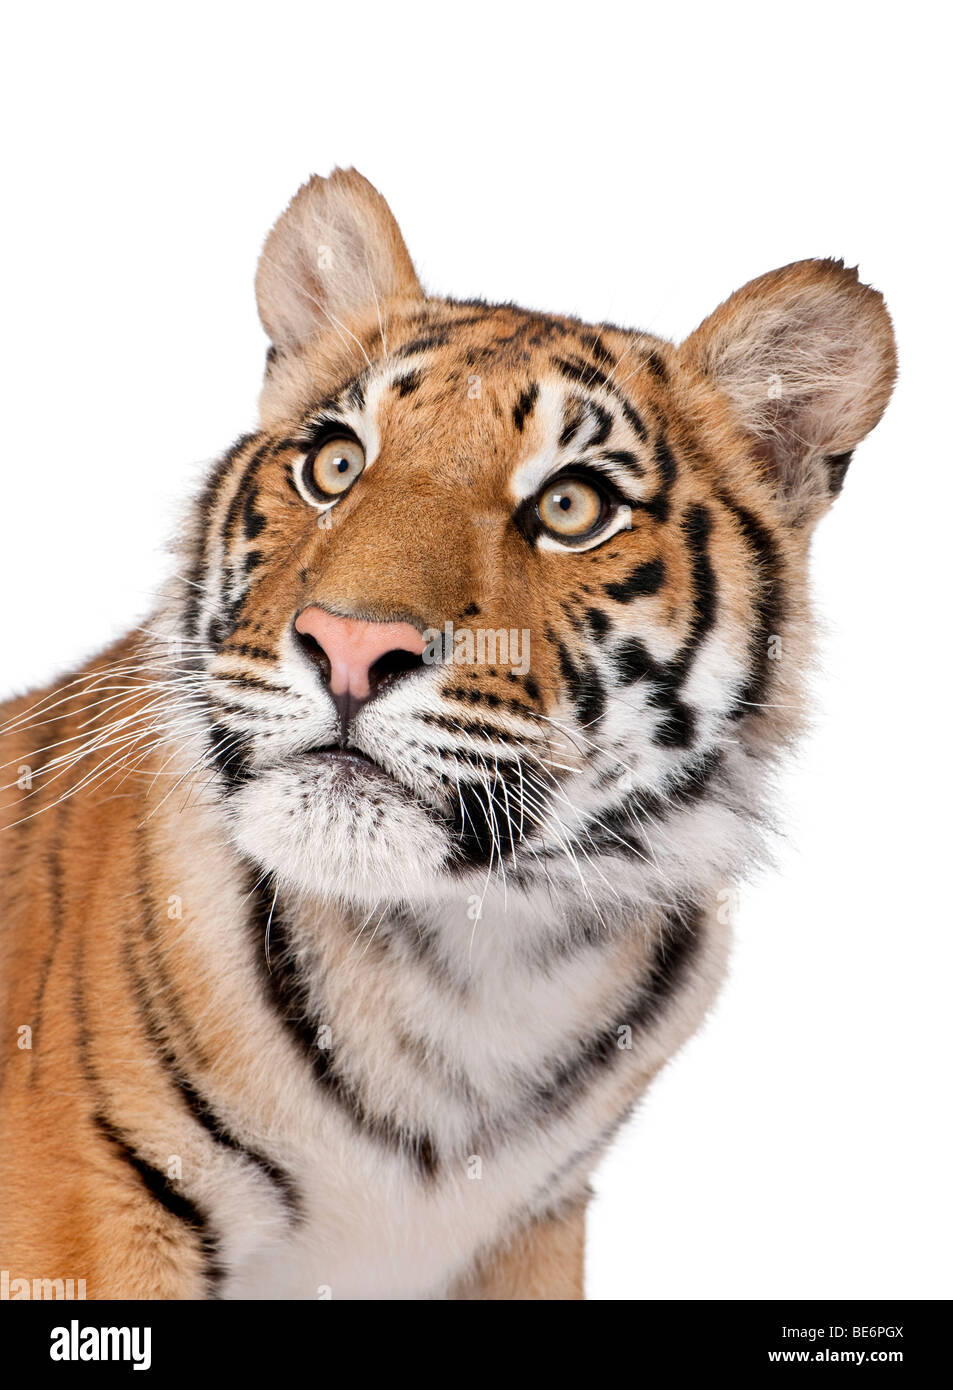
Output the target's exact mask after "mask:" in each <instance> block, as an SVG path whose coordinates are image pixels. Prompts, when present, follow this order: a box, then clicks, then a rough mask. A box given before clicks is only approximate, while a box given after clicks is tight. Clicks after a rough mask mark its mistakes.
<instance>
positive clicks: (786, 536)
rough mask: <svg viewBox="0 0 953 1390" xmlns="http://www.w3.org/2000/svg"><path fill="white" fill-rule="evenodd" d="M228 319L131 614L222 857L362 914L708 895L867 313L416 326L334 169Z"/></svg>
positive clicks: (801, 621) (871, 396) (887, 343)
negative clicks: (167, 659)
mask: <svg viewBox="0 0 953 1390" xmlns="http://www.w3.org/2000/svg"><path fill="white" fill-rule="evenodd" d="M258 300H259V308H260V312H261V316H262V320H263V322H264V325H265V327H266V330H267V331H268V333H269V336H270V338H271V341H272V348H271V350H270V352H269V364H268V369H267V372H266V379H265V385H264V389H263V393H262V399H261V417H262V418H261V426H260V428H259V429H258V430H257V431H256V432H255V433H254V434H252V435H250V436H247V437H245V438H243V439H242V440H240V441H239V442H238V443H237V444H236V445H235V446H234V447H233V449H232V450H231V451H230V452H229V453H228V454H227V455H226V456H225V458H224V459H223V460H221V462H220V463H219V464H218V465H217V466H216V468H215V470H214V472H213V475H212V477H211V478H210V480H209V482H208V484H207V486H206V488H205V490H204V492H203V493H202V495H201V497H200V498H199V500H198V502H197V505H196V507H195V509H194V514H193V517H192V522H191V526H190V529H189V534H188V541H187V545H186V555H185V566H186V569H185V579H186V583H185V585H180V586H178V587H173V588H171V589H170V591H169V593H168V595H167V598H166V601H165V607H164V616H165V621H164V631H165V633H166V634H167V636H169V637H170V638H171V639H172V640H175V641H176V642H178V643H180V644H181V646H182V649H183V651H184V652H185V654H186V657H187V663H186V664H187V666H188V668H189V675H188V678H187V680H186V682H185V683H184V686H183V690H182V693H181V699H180V715H179V720H180V724H181V727H182V730H183V733H184V734H185V733H186V732H187V738H188V742H189V744H190V755H189V756H190V760H191V761H192V763H193V766H194V765H196V764H198V765H207V766H208V767H209V768H210V770H211V771H212V775H213V777H214V779H215V786H216V793H217V795H218V796H219V798H220V799H221V802H222V804H223V805H224V807H225V810H226V814H227V819H228V824H229V827H230V833H231V835H232V838H233V840H234V842H235V844H236V845H237V846H238V847H239V849H240V850H241V852H242V853H243V854H244V855H246V856H248V857H250V858H251V859H252V860H253V861H254V862H255V863H257V864H258V865H259V866H260V868H261V870H262V872H263V873H264V872H268V873H271V874H275V875H277V877H278V879H279V880H280V881H281V882H282V883H283V885H285V887H287V888H289V889H295V888H296V889H298V890H300V891H302V892H303V893H309V894H314V893H316V892H317V893H320V894H323V895H326V896H327V895H330V896H332V897H334V898H336V899H338V900H340V901H342V902H345V903H347V904H348V905H351V906H355V907H359V908H361V909H366V910H368V911H370V910H372V909H374V908H375V907H376V906H377V905H378V904H382V903H383V904H393V903H408V904H422V903H425V902H427V903H433V902H434V901H436V900H439V899H441V898H446V899H452V900H460V899H464V900H469V899H473V898H474V897H475V896H476V897H477V898H478V899H479V901H480V903H481V904H482V905H485V904H486V903H487V902H493V901H498V902H499V903H500V904H503V903H504V902H505V903H506V905H507V908H508V910H514V911H519V910H520V905H521V904H527V903H529V904H535V905H536V906H538V904H539V903H545V904H546V905H547V911H548V912H549V913H550V914H553V913H555V914H557V915H558V914H560V913H564V912H568V911H572V910H575V908H578V907H579V906H580V905H581V904H585V905H586V906H587V907H588V908H590V909H591V910H593V911H594V912H595V913H596V914H597V915H598V918H599V920H600V921H601V922H604V921H605V920H606V919H607V918H611V914H612V913H613V911H615V910H616V909H618V908H620V907H621V908H622V909H624V910H625V911H629V910H630V909H631V907H632V905H633V904H636V903H638V902H645V903H651V904H659V903H664V904H671V903H673V902H674V903H676V904H677V903H678V902H679V901H680V900H683V899H687V898H688V897H697V895H698V893H699V891H702V892H704V891H711V890H712V889H713V888H714V887H715V886H716V885H717V884H719V883H720V882H722V881H724V880H725V879H726V878H728V877H730V876H732V875H734V874H735V873H737V872H738V871H739V869H740V868H741V867H742V866H743V864H744V863H745V862H746V861H747V860H748V859H750V857H751V856H752V855H753V854H754V853H755V852H756V845H757V841H758V838H759V832H758V826H759V823H760V821H761V819H762V810H761V787H762V785H763V784H764V771H765V768H766V766H767V765H769V763H770V760H771V759H772V757H773V755H774V754H775V753H776V752H777V751H778V750H779V749H780V748H781V747H782V746H783V745H784V744H785V743H786V742H787V741H788V740H789V739H790V737H791V735H792V733H793V732H794V731H795V729H796V727H797V722H798V706H799V703H800V701H801V687H802V683H803V672H804V668H805V664H806V661H807V656H808V632H807V618H806V596H805V582H804V567H805V558H806V548H807V543H808V538H809V535H810V532H811V529H812V526H813V524H814V522H815V521H816V520H817V518H818V517H819V516H820V515H821V514H822V513H823V512H824V511H825V510H826V508H827V506H828V505H829V503H830V501H831V499H832V497H833V496H834V495H835V494H836V492H837V491H838V490H839V488H840V485H841V483H842V481H843V476H844V472H845V470H846V465H847V462H848V461H849V457H850V453H851V451H852V450H853V448H854V446H855V445H856V444H857V443H858V441H859V440H860V439H861V438H862V437H863V435H864V434H866V433H867V431H868V430H869V429H870V428H872V426H873V425H874V424H875V423H876V421H877V419H878V418H879V416H880V414H881V412H882V410H883V408H884V406H885V404H886V401H887V398H888V396H889V393H890V388H891V383H892V380H893V376H894V371H895V364H894V356H893V341H892V334H891V330H890V325H889V320H888V318H887V315H886V311H885V309H884V308H883V304H882V301H881V299H880V296H879V295H877V294H876V293H875V292H874V291H872V290H869V289H867V288H866V287H864V286H862V285H861V284H859V282H858V281H857V277H856V275H855V274H854V273H853V272H850V271H847V270H845V269H844V268H843V266H842V265H840V264H839V263H835V262H829V261H805V262H800V263H798V264H796V265H794V266H790V267H787V268H786V269H784V270H781V271H776V272H773V273H771V274H769V275H766V276H763V277H762V278H761V279H760V280H757V281H754V282H752V284H750V285H749V286H747V287H745V289H744V290H742V291H740V292H739V293H738V294H736V295H734V296H732V298H731V299H729V300H728V301H727V302H726V303H725V304H723V305H722V306H721V307H720V308H719V309H718V310H716V312H715V313H714V314H713V315H712V316H711V317H710V318H709V319H707V320H706V321H705V322H704V323H703V324H702V326H701V328H699V329H698V330H697V331H696V333H695V334H693V335H692V336H691V338H689V339H688V340H687V342H685V343H684V344H682V345H681V347H678V348H676V347H674V346H673V345H671V344H668V343H665V342H663V341H661V340H659V339H657V338H654V337H650V336H647V335H645V334H640V333H635V332H630V331H627V330H623V329H620V328H617V327H615V326H612V325H607V324H600V325H595V326H590V325H586V324H583V323H580V322H578V321H576V320H575V319H571V318H567V317H562V316H559V315H549V314H539V313H533V312H528V311H524V310H522V309H518V308H515V307H512V306H509V305H507V306H494V305H487V304H484V303H482V302H470V301H467V302H457V301H452V300H445V299H433V298H428V297H426V296H425V295H424V292H423V291H422V290H421V288H420V286H419V283H418V281H417V278H416V275H415V273H414V270H413V266H412V263H411V261H410V258H409V256H408V254H407V252H406V249H405V248H404V245H403V242H402V240H401V237H400V233H399V231H398V229H397V227H396V224H395V223H394V221H393V218H392V216H391V214H390V212H389V210H388V208H387V206H386V204H385V203H384V202H383V200H382V199H381V198H380V195H378V194H377V193H376V192H375V191H374V190H373V189H372V188H371V187H370V185H369V184H367V183H366V182H365V181H364V180H363V179H362V178H361V177H360V176H359V175H357V174H356V173H355V172H354V171H346V172H341V171H336V172H335V173H334V174H333V175H332V176H331V178H330V179H328V180H323V179H313V180H312V181H311V182H310V183H309V184H307V185H306V186H305V187H304V188H303V189H302V190H301V191H300V192H299V193H298V195H297V196H296V198H295V199H294V200H293V202H292V204H291V205H290V207H289V209H288V210H287V212H286V213H285V214H284V216H283V217H282V218H281V219H280V221H279V222H278V224H277V225H276V227H275V228H274V230H273V231H272V233H271V236H270V237H269V239H268V242H267V243H266V246H265V249H264V252H263V255H262V260H261V264H260V268H259V274H258Z"/></svg>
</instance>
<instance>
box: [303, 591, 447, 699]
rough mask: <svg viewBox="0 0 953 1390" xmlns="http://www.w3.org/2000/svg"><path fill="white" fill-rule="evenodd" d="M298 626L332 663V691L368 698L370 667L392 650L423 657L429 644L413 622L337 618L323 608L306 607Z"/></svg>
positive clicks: (333, 692) (332, 692)
mask: <svg viewBox="0 0 953 1390" xmlns="http://www.w3.org/2000/svg"><path fill="white" fill-rule="evenodd" d="M295 629H296V630H297V631H298V632H300V633H303V634H304V635H305V636H307V637H313V638H314V640H315V642H317V644H318V646H319V647H320V648H321V650H322V651H323V652H324V655H325V656H326V657H327V659H328V661H329V662H330V664H331V694H332V695H337V696H342V695H350V696H352V698H353V699H355V700H367V699H369V698H370V696H371V694H372V693H373V692H372V690H371V668H372V667H373V666H374V664H375V663H376V662H378V661H380V659H381V657H382V656H387V655H388V654H389V653H390V652H408V653H410V655H412V656H420V655H421V654H422V652H423V650H424V648H425V646H426V643H425V642H424V639H423V637H421V635H420V633H419V632H418V631H417V629H416V628H415V627H414V626H413V625H412V624H411V623H365V622H362V621H361V619H360V618H338V617H336V616H335V614H334V613H328V612H326V611H325V610H324V609H323V608H316V607H312V608H305V609H304V611H303V612H301V613H299V614H298V616H297V618H296V619H295Z"/></svg>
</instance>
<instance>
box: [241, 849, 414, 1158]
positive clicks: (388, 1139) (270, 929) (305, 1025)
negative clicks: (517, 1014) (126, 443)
mask: <svg viewBox="0 0 953 1390" xmlns="http://www.w3.org/2000/svg"><path fill="white" fill-rule="evenodd" d="M251 872H252V873H253V872H254V871H251ZM256 878H257V875H256ZM248 901H249V912H248V920H249V926H250V928H251V932H252V944H253V949H254V955H255V961H256V964H257V966H258V969H259V976H260V979H261V981H262V984H263V986H264V988H265V991H266V994H267V996H268V999H269V1001H270V1003H271V1005H272V1007H273V1008H274V1010H275V1012H276V1013H277V1014H278V1015H279V1017H280V1018H281V1020H282V1022H283V1023H284V1025H285V1027H286V1028H287V1029H288V1031H289V1033H290V1035H291V1037H292V1038H293V1040H294V1042H295V1044H296V1046H297V1047H298V1049H299V1050H300V1052H301V1053H302V1055H303V1056H304V1058H305V1060H306V1062H307V1063H308V1066H309V1068H310V1070H311V1075H312V1077H313V1079H314V1081H315V1083H316V1084H317V1086H318V1088H319V1089H320V1091H321V1093H322V1095H325V1096H327V1097H329V1099H331V1100H333V1101H334V1102H335V1103H336V1104H337V1105H338V1106H339V1107H340V1109H341V1110H342V1111H343V1113H344V1114H345V1115H347V1117H348V1118H349V1119H350V1121H351V1122H352V1124H353V1125H354V1127H355V1128H356V1129H357V1130H358V1131H359V1132H360V1133H362V1134H364V1135H365V1136H367V1137H369V1138H371V1139H374V1140H375V1141H376V1142H378V1143H379V1144H381V1145H383V1146H384V1147H386V1148H389V1149H390V1150H392V1151H393V1152H395V1153H398V1154H401V1155H403V1156H405V1157H407V1158H408V1159H409V1160H410V1162H411V1163H412V1164H413V1166H414V1168H415V1170H416V1172H417V1174H418V1176H419V1177H421V1178H423V1179H432V1178H433V1177H435V1175H436V1173H437V1169H438V1158H437V1152H436V1146H435V1144H434V1141H433V1138H432V1136H431V1135H430V1134H428V1133H427V1132H426V1131H414V1130H410V1129H408V1128H407V1127H406V1126H404V1125H402V1124H401V1123H400V1122H399V1121H398V1120H396V1119H394V1118H392V1117H391V1116H381V1115H375V1114H374V1113H373V1112H372V1111H371V1110H370V1109H369V1108H368V1106H367V1105H366V1103H365V1101H364V1099H363V1097H362V1096H361V1095H360V1093H359V1091H358V1089H357V1087H356V1086H354V1085H353V1084H352V1083H351V1082H350V1081H349V1080H347V1078H346V1077H345V1076H344V1074H343V1071H342V1069H341V1064H340V1061H339V1060H338V1054H337V1050H336V1048H335V1047H334V1046H333V1044H332V1045H329V1046H328V1047H322V1046H321V1045H320V1041H319V1032H318V1030H319V1028H320V1026H321V1024H320V1019H319V1018H316V1017H315V1016H314V1013H313V1006H312V1000H313V998H314V994H313V987H314V986H316V985H317V984H318V983H319V973H320V963H319V961H318V959H317V955H316V953H315V952H314V949H313V947H312V948H311V950H309V958H308V959H307V961H304V960H302V959H300V958H299V954H298V952H297V951H296V949H295V946H294V944H293V942H292V938H291V934H290V932H289V930H288V927H287V924H286V921H285V917H284V909H283V906H282V903H281V901H280V899H279V898H278V896H277V894H276V890H275V883H274V880H273V879H272V878H270V877H268V878H266V879H264V880H262V881H260V882H254V883H253V884H252V886H251V887H250V890H249V893H248ZM266 935H267V954H266ZM318 1012H319V1013H320V1010H318Z"/></svg>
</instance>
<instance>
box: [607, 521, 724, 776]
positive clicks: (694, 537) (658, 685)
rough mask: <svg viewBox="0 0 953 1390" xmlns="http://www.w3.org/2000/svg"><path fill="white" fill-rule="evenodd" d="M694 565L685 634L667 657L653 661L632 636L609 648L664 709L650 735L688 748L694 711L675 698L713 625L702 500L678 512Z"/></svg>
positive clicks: (628, 676)
mask: <svg viewBox="0 0 953 1390" xmlns="http://www.w3.org/2000/svg"><path fill="white" fill-rule="evenodd" d="M682 530H683V532H684V534H685V538H686V540H687V542H688V549H689V553H690V556H691V566H692V616H691V621H690V624H689V631H688V636H687V637H686V639H685V641H684V643H683V644H682V646H681V647H680V649H679V651H678V652H677V653H676V655H675V656H674V657H673V659H672V660H671V661H669V662H660V661H656V660H655V658H654V657H653V656H652V655H651V654H650V652H649V651H648V649H647V647H646V646H645V644H644V642H642V641H640V639H639V638H637V637H630V638H628V639H627V640H626V641H625V642H623V643H622V644H621V645H620V646H619V647H618V648H617V649H616V651H615V652H614V653H613V661H614V663H615V666H616V669H617V670H618V672H619V675H620V676H621V678H622V679H623V681H625V682H626V683H627V684H631V683H632V682H634V681H643V682H645V683H646V684H647V685H648V686H649V687H650V693H649V701H650V703H651V704H653V705H655V706H657V707H658V708H660V709H664V710H665V718H664V719H663V720H662V722H661V723H660V724H659V725H658V727H657V728H656V730H655V734H654V735H653V738H654V741H655V742H656V743H659V744H661V745H662V746H663V747H668V748H687V747H688V746H689V745H690V744H691V742H692V740H693V739H694V737H695V714H694V712H693V711H692V710H691V708H690V707H689V706H688V705H686V704H685V703H684V702H683V701H682V700H681V699H680V698H679V697H680V692H681V689H682V686H683V685H684V683H685V680H686V679H687V677H688V673H689V670H690V669H691V663H692V660H693V658H694V656H695V653H696V652H697V650H698V648H699V646H700V645H701V643H702V642H703V641H704V640H705V638H706V636H707V635H708V633H709V632H710V631H711V629H712V627H713V626H714V624H715V618H716V615H717V611H718V584H717V580H716V578H715V571H714V569H713V567H712V563H711V559H710V557H709V554H708V541H709V537H710V534H711V513H710V512H709V510H708V508H707V507H704V506H702V505H701V504H696V505H695V506H692V507H689V508H688V509H687V511H686V512H685V514H684V516H683V517H682Z"/></svg>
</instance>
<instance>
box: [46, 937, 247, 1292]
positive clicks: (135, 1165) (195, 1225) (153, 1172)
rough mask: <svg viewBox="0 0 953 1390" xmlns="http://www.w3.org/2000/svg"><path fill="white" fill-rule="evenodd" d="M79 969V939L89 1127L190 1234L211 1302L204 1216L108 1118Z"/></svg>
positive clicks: (214, 1279)
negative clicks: (92, 1102) (89, 1094)
mask: <svg viewBox="0 0 953 1390" xmlns="http://www.w3.org/2000/svg"><path fill="white" fill-rule="evenodd" d="M83 967H84V958H83V949H82V939H81V938H80V939H79V940H77V943H76V955H75V960H74V966H73V991H72V993H73V1013H74V1018H75V1022H76V1046H77V1056H78V1060H79V1065H80V1071H81V1074H82V1077H83V1080H84V1081H85V1082H86V1085H87V1086H88V1087H89V1088H90V1090H91V1091H92V1092H93V1095H94V1098H95V1108H94V1110H93V1112H92V1115H91V1120H92V1123H93V1125H94V1127H95V1129H96V1131H97V1132H98V1134H99V1135H100V1136H101V1137H102V1138H103V1139H104V1140H105V1141H106V1142H107V1143H108V1144H109V1146H110V1148H111V1149H112V1150H113V1152H114V1153H115V1154H116V1156H117V1157H118V1158H120V1159H121V1160H122V1161H123V1162H124V1163H125V1164H126V1165H127V1166H128V1167H129V1168H130V1169H131V1170H132V1171H133V1172H134V1173H135V1174H136V1176H137V1177H138V1178H139V1180H140V1182H141V1183H142V1185H143V1187H144V1189H145V1190H146V1192H147V1193H148V1194H149V1196H150V1197H151V1198H152V1199H153V1201H155V1202H157V1203H158V1204H159V1205H160V1206H161V1207H162V1208H163V1209H164V1210H165V1211H167V1212H168V1213H169V1215H170V1216H172V1217H174V1218H175V1220H176V1221H178V1222H180V1223H181V1224H182V1225H183V1226H185V1227H186V1228H187V1229H188V1230H189V1231H191V1232H193V1233H194V1235H195V1236H196V1238H197V1239H198V1242H199V1247H200V1249H201V1251H202V1256H203V1259H204V1262H205V1271H204V1274H205V1279H206V1281H207V1283H208V1286H209V1293H210V1296H211V1297H213V1298H214V1297H215V1296H216V1293H217V1289H218V1286H219V1284H220V1282H221V1280H222V1278H223V1276H224V1273H225V1271H224V1269H223V1267H222V1264H221V1261H220V1256H219V1241H218V1237H217V1236H216V1235H215V1233H214V1231H213V1230H212V1227H211V1224H210V1221H209V1218H208V1215H207V1214H206V1213H205V1212H204V1211H203V1210H202V1209H201V1208H200V1207H199V1206H198V1205H197V1204H196V1203H195V1202H193V1201H191V1199H190V1198H188V1197H186V1196H185V1194H184V1193H182V1192H179V1191H177V1189H176V1188H175V1187H173V1185H172V1181H171V1179H170V1178H168V1177H166V1175H165V1174H164V1173H163V1172H161V1171H160V1170H159V1169H158V1168H156V1167H154V1166H153V1165H152V1164H151V1163H149V1162H148V1161H147V1160H146V1159H144V1158H143V1157H142V1155H141V1154H140V1153H139V1152H138V1150H137V1148H136V1145H135V1143H134V1141H133V1139H132V1136H131V1135H129V1134H128V1133H127V1132H126V1131H125V1130H123V1129H122V1127H121V1126H120V1125H118V1124H117V1123H116V1122H115V1121H114V1120H113V1119H112V1118H110V1116H109V1114H108V1109H107V1105H106V1098H105V1096H104V1094H103V1090H102V1085H101V1082H100V1079H99V1077H98V1075H97V1073H96V1069H95V1067H94V1066H93V1063H92V1059H91V1057H90V1047H89V1025H88V1022H87V1018H86V1006H85V1000H84V996H83Z"/></svg>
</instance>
